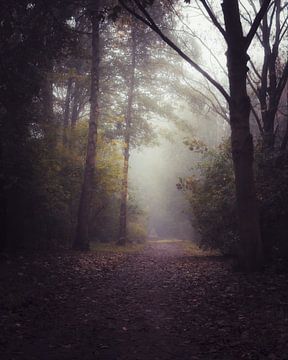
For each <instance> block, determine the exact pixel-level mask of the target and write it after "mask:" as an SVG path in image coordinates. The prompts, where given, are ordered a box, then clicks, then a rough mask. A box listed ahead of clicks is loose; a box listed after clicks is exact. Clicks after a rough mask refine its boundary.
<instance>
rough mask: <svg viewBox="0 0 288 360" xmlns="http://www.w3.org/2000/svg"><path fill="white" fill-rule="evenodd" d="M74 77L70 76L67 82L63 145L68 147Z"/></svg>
mask: <svg viewBox="0 0 288 360" xmlns="http://www.w3.org/2000/svg"><path fill="white" fill-rule="evenodd" d="M72 85H73V81H72V77H71V76H70V77H69V79H68V82H67V93H66V98H65V108H64V117H63V144H64V145H67V141H68V139H67V131H68V126H69V118H70V103H71V93H72Z"/></svg>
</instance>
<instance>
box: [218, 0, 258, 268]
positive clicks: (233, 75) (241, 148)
mask: <svg viewBox="0 0 288 360" xmlns="http://www.w3.org/2000/svg"><path fill="white" fill-rule="evenodd" d="M222 8H223V14H224V20H225V27H226V34H227V46H228V50H227V66H228V76H229V86H230V96H231V101H230V104H229V109H230V124H231V144H232V157H233V164H234V172H235V185H236V199H237V205H238V217H239V231H240V249H239V255H240V256H239V262H240V267H241V268H242V269H243V270H245V271H253V270H256V269H259V268H260V267H261V265H262V261H263V252H262V241H261V233H260V224H259V214H258V206H257V198H256V190H255V183H254V174H253V139H252V135H251V133H250V128H249V116H250V111H251V105H250V99H249V97H248V94H247V88H246V78H247V71H248V68H247V61H248V60H249V57H248V55H247V50H246V42H245V38H244V36H243V32H242V25H241V22H240V14H239V8H238V1H237V0H223V4H222Z"/></svg>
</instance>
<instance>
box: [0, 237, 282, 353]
mask: <svg viewBox="0 0 288 360" xmlns="http://www.w3.org/2000/svg"><path fill="white" fill-rule="evenodd" d="M197 255H198V256H195V254H193V253H192V252H191V251H190V250H189V249H188V248H187V246H185V244H184V243H181V242H150V243H148V244H147V246H146V247H145V249H144V250H141V251H138V252H134V253H129V252H128V253H125V252H119V251H115V252H90V253H80V254H79V253H78V254H77V253H72V252H63V253H57V254H56V253H54V254H34V255H33V254H22V255H19V254H18V255H15V254H14V255H8V254H6V255H5V254H4V255H1V258H0V358H1V360H20V359H21V360H26V359H27V360H46V359H47V360H52V359H53V360H65V359H75V360H78V359H79V360H104V359H105V360H124V359H127V360H168V359H169V360H170V359H171V360H173V359H175V360H177V359H179V360H180V359H181V360H196V359H197V360H198V359H199V360H200V359H201V360H210V359H211V360H212V359H219V360H220V359H221V360H230V359H231V360H238V359H239V360H241V359H255V360H256V359H269V360H277V359H282V360H287V359H288V286H287V285H288V274H287V273H285V272H284V271H283V269H284V268H283V269H282V270H281V267H279V266H274V267H272V268H271V267H270V269H267V270H266V271H264V272H263V273H259V274H257V273H256V274H251V275H244V274H241V273H237V272H234V271H232V267H231V261H230V260H227V259H225V258H222V257H217V256H201V254H197Z"/></svg>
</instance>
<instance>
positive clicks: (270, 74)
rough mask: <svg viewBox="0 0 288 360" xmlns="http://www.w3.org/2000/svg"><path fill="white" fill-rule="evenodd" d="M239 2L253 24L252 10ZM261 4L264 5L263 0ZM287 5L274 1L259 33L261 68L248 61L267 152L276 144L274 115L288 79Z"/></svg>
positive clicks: (246, 17)
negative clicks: (286, 49) (261, 51)
mask: <svg viewBox="0 0 288 360" xmlns="http://www.w3.org/2000/svg"><path fill="white" fill-rule="evenodd" d="M240 3H241V5H242V7H243V9H244V14H242V18H243V19H245V21H246V22H247V23H248V24H249V26H251V25H252V19H251V15H250V11H249V9H248V8H247V6H245V5H244V4H243V3H242V2H240ZM259 3H260V4H262V3H263V0H260V1H259ZM248 4H249V5H250V7H251V10H252V12H255V13H257V10H256V7H255V4H254V2H253V1H252V0H249V2H248ZM246 5H247V4H246ZM286 8H287V3H286V5H285V4H284V2H283V1H281V0H276V1H274V2H273V3H272V4H271V6H270V9H269V11H268V12H266V13H265V14H264V16H263V21H262V24H261V26H260V27H259V29H258V31H257V33H256V40H257V43H258V45H260V47H261V48H262V49H263V61H262V64H261V66H260V67H259V65H258V64H257V62H256V61H255V62H253V60H252V59H250V60H249V66H250V65H251V66H250V71H249V73H248V78H247V80H248V83H249V86H250V87H251V89H252V92H253V95H254V96H255V97H256V99H257V106H256V109H255V110H254V109H253V115H254V116H255V118H256V120H257V123H258V126H259V129H260V133H261V135H262V137H263V145H264V148H265V150H266V151H267V150H268V151H269V150H270V151H271V150H273V148H274V145H275V136H276V131H277V130H276V126H275V118H276V114H277V111H278V109H279V103H280V100H281V96H282V94H283V91H284V88H285V85H286V83H287V79H288V60H287V54H286V51H285V45H287V44H285V34H286V33H287V16H285V13H286V10H287V9H286ZM282 48H283V49H282ZM283 50H284V53H283ZM258 62H259V61H258ZM257 108H258V111H257Z"/></svg>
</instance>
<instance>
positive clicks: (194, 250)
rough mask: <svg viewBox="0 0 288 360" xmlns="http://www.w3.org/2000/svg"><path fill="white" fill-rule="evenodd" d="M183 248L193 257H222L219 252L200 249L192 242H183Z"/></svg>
mask: <svg viewBox="0 0 288 360" xmlns="http://www.w3.org/2000/svg"><path fill="white" fill-rule="evenodd" d="M182 246H183V248H184V249H185V251H186V252H187V253H188V254H189V255H191V256H221V253H220V252H219V251H217V250H203V249H200V248H199V246H198V245H196V244H193V243H192V242H191V241H182Z"/></svg>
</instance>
